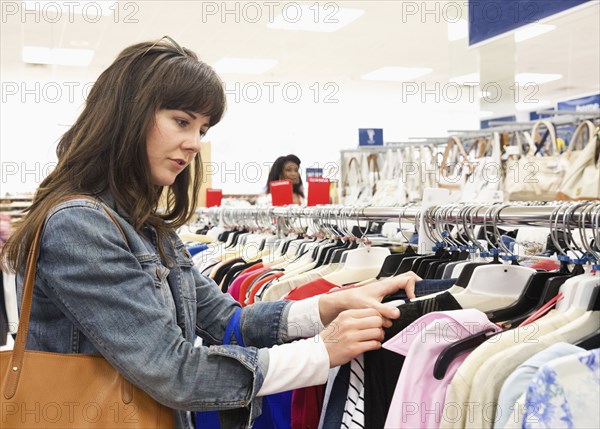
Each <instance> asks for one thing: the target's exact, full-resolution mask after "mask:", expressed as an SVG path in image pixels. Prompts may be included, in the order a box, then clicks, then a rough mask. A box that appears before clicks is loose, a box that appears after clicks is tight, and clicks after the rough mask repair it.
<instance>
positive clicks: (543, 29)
mask: <svg viewBox="0 0 600 429" xmlns="http://www.w3.org/2000/svg"><path fill="white" fill-rule="evenodd" d="M555 28H556V26H555V25H549V24H531V25H527V26H526V27H523V28H521V29H520V30H517V31H515V42H517V43H520V42H522V41H524V40H528V39H532V38H534V37H537V36H541V35H542V34H544V33H547V32H549V31H552V30H554V29H555Z"/></svg>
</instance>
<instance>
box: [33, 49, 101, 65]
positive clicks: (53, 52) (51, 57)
mask: <svg viewBox="0 0 600 429" xmlns="http://www.w3.org/2000/svg"><path fill="white" fill-rule="evenodd" d="M21 57H22V59H23V62H24V63H30V64H54V65H59V66H79V67H86V66H89V65H90V63H91V62H92V59H93V58H94V51H93V50H91V49H64V48H45V47H42V46H24V47H23V51H22V53H21Z"/></svg>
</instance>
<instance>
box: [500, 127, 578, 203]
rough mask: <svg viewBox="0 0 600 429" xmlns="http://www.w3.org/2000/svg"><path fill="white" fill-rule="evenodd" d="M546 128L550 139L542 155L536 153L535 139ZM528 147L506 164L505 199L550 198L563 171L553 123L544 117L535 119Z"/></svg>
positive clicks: (554, 192) (563, 162)
mask: <svg viewBox="0 0 600 429" xmlns="http://www.w3.org/2000/svg"><path fill="white" fill-rule="evenodd" d="M542 127H545V128H546V129H547V130H548V133H549V142H547V143H546V144H545V148H544V149H545V150H544V154H543V155H536V150H537V148H536V146H535V144H534V141H535V140H536V139H537V138H538V137H539V134H538V132H539V130H540V129H541V128H542ZM529 146H530V150H529V152H528V153H527V154H521V156H520V158H519V159H517V160H513V159H509V160H508V161H507V163H506V169H505V174H506V176H505V178H504V197H505V199H506V200H507V201H553V200H554V198H555V195H556V191H557V189H558V187H559V186H560V183H561V181H562V179H563V177H564V174H565V164H566V158H565V157H562V156H561V155H560V154H559V152H558V145H557V142H556V131H555V129H554V125H553V124H552V123H550V122H549V121H546V120H540V121H538V122H536V123H535V124H534V126H533V129H532V131H531V140H530V141H529Z"/></svg>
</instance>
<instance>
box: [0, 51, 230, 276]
mask: <svg viewBox="0 0 600 429" xmlns="http://www.w3.org/2000/svg"><path fill="white" fill-rule="evenodd" d="M169 40H171V39H169ZM225 101H226V100H225V93H224V90H223V84H222V82H221V80H220V78H219V77H218V76H217V74H216V73H215V72H214V70H213V69H212V68H211V67H210V66H209V65H207V64H205V63H203V62H202V61H200V60H198V57H197V56H196V54H195V53H194V52H192V51H190V50H188V49H184V48H181V47H179V46H177V45H176V44H173V43H169V42H166V41H163V39H161V40H160V41H158V42H144V43H138V44H136V45H133V46H130V47H128V48H126V49H125V50H123V51H122V52H121V53H120V54H119V56H118V57H117V59H116V60H115V61H114V62H113V63H112V64H111V65H110V67H108V68H107V69H106V70H105V71H104V72H103V73H102V74H101V75H100V77H99V78H98V80H97V81H96V82H95V84H94V86H93V87H92V89H91V91H90V93H89V96H88V98H87V100H86V105H85V108H84V110H83V112H82V113H81V115H79V117H78V118H77V120H76V122H75V124H74V125H73V126H72V127H71V128H70V129H69V130H68V131H67V132H66V133H65V134H64V135H63V136H62V137H61V139H60V141H59V143H58V147H57V149H56V154H57V156H58V165H57V166H56V168H55V169H54V170H53V171H52V172H51V173H50V174H49V175H48V176H47V177H46V178H45V179H44V180H43V181H42V183H41V184H40V186H39V188H38V189H37V191H36V194H35V198H34V200H33V204H32V205H31V207H30V208H29V209H28V213H27V215H26V216H25V217H24V219H23V221H22V222H20V224H19V225H18V228H17V230H16V231H15V232H14V234H13V235H12V236H11V238H10V240H9V241H8V242H7V244H6V246H5V247H4V250H3V259H5V260H6V261H7V265H8V268H9V269H11V270H13V271H18V270H19V269H21V268H22V267H24V265H25V262H26V256H27V251H28V249H29V248H30V247H31V244H32V241H33V237H34V234H35V231H36V229H37V228H38V226H39V225H40V223H42V222H43V221H44V218H45V216H46V214H47V213H48V211H49V210H50V209H51V208H52V207H53V206H54V205H56V204H57V203H58V202H59V201H60V200H61V199H63V198H65V197H67V196H69V195H74V194H87V195H100V194H102V193H105V192H108V193H110V194H111V195H112V197H113V198H114V202H115V205H116V206H118V207H119V208H120V209H122V210H124V211H125V212H126V213H127V214H128V216H129V222H130V223H131V224H132V225H133V226H134V228H135V229H136V230H137V231H140V230H141V228H142V226H143V225H144V224H147V225H151V226H153V227H154V228H156V230H157V233H158V235H159V240H158V241H159V243H160V241H161V240H160V238H161V237H163V236H164V234H165V233H166V232H167V231H168V230H171V229H175V228H179V227H180V226H182V225H183V224H185V223H186V222H187V221H188V220H189V219H190V218H191V216H192V215H193V214H194V211H195V209H196V206H197V195H198V191H199V189H200V184H201V183H200V182H201V175H202V164H201V161H200V159H199V156H197V157H195V158H194V162H193V165H190V167H188V168H186V169H185V170H184V171H182V172H181V173H180V174H179V175H178V176H177V178H176V179H175V182H174V183H173V184H172V185H171V186H169V187H168V189H165V191H166V197H167V198H166V200H167V208H166V210H165V211H164V212H161V213H157V207H158V202H159V199H160V196H161V194H162V192H163V187H162V186H155V185H153V184H152V181H151V176H150V167H149V163H148V156H147V152H146V136H147V132H148V130H149V129H150V127H151V126H152V125H153V124H154V118H155V114H156V112H157V111H158V110H160V109H178V110H187V111H191V112H196V113H198V114H201V115H206V116H208V117H210V126H213V125H215V124H217V123H218V122H219V121H220V120H221V117H222V116H223V113H224V111H225ZM190 186H191V194H190V193H188V192H189V189H190ZM159 251H160V253H161V254H162V255H163V256H164V252H163V249H162V248H159Z"/></svg>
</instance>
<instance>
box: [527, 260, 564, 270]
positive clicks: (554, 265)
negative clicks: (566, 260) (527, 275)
mask: <svg viewBox="0 0 600 429" xmlns="http://www.w3.org/2000/svg"><path fill="white" fill-rule="evenodd" d="M531 268H533V269H536V270H546V271H554V270H558V269H559V268H560V263H559V262H558V261H551V260H549V259H547V260H544V261H540V262H536V263H535V264H533V265H532V266H531Z"/></svg>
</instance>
